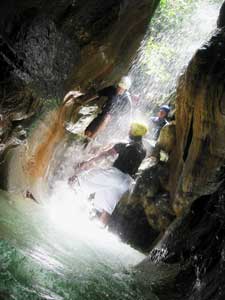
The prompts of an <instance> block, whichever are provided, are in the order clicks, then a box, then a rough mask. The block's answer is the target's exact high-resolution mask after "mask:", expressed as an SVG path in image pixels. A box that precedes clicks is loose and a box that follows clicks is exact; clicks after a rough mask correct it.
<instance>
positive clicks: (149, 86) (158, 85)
mask: <svg viewBox="0 0 225 300" xmlns="http://www.w3.org/2000/svg"><path fill="white" fill-rule="evenodd" d="M162 2H163V4H162V8H161V15H159V16H157V13H156V17H155V18H154V19H153V20H152V24H151V28H150V29H149V33H148V34H147V35H146V38H145V40H144V41H143V42H142V46H141V47H140V49H139V54H138V56H137V58H136V60H135V61H134V63H133V65H132V67H131V71H130V75H131V76H132V78H133V79H134V85H133V90H132V93H133V94H135V95H136V96H137V98H138V99H139V100H140V103H139V104H138V105H137V106H138V109H140V110H141V111H142V112H143V111H144V112H145V111H146V106H147V107H148V109H147V112H149V109H154V108H155V107H156V106H158V105H161V104H162V103H164V102H167V103H168V102H169V101H170V100H171V97H172V96H173V94H174V92H175V88H176V83H177V80H178V78H179V75H181V73H182V71H183V70H184V69H185V67H186V66H187V64H188V62H189V61H190V59H191V57H192V56H193V54H194V52H195V51H196V50H197V49H198V48H200V47H201V45H202V44H203V42H204V41H206V40H207V39H208V37H209V36H210V34H211V32H212V31H213V30H215V28H216V20H217V17H218V12H219V9H220V7H221V4H222V3H223V1H211V0H197V1H162ZM159 11H160V10H159ZM168 11H169V13H168ZM149 35H150V37H149ZM146 117H147V118H148V116H146Z"/></svg>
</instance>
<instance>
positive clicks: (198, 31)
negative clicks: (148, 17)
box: [0, 0, 222, 300]
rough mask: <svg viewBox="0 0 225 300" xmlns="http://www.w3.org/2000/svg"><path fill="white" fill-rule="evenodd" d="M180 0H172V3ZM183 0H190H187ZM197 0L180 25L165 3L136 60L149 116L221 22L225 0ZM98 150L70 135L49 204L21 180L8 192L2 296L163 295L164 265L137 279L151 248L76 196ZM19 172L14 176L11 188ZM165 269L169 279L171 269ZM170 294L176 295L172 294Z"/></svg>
mask: <svg viewBox="0 0 225 300" xmlns="http://www.w3.org/2000/svg"><path fill="white" fill-rule="evenodd" d="M162 2H163V3H165V1H162ZM173 2H174V1H170V3H171V5H172V3H173ZM178 2H179V3H183V4H184V1H181V0H179V1H178ZM190 2H191V3H192V6H193V7H192V10H191V11H190V12H189V11H186V10H184V11H185V12H186V15H183V16H182V18H181V20H180V17H181V16H179V26H176V28H174V27H173V26H169V24H166V23H165V24H164V23H161V22H165V21H166V18H165V17H162V15H160V11H158V12H157V13H156V17H155V19H154V20H153V25H152V27H151V28H150V29H149V33H148V34H147V35H146V38H145V40H144V41H143V43H142V46H141V48H140V50H139V54H138V56H137V58H136V59H135V61H134V62H133V65H132V67H131V71H130V75H131V76H132V78H133V80H134V85H133V89H132V91H131V92H132V94H135V95H137V96H138V98H139V99H140V101H139V102H138V103H137V114H139V112H141V115H142V118H145V119H146V120H147V119H148V114H149V111H150V110H151V109H153V108H154V106H155V105H158V104H160V103H163V102H169V101H170V99H171V98H170V96H171V95H172V94H173V93H174V91H175V88H176V82H177V79H178V77H179V75H180V74H181V73H182V70H183V69H184V68H185V66H186V65H187V63H188V61H189V60H190V58H191V57H192V55H193V54H194V52H195V51H196V49H197V48H199V47H200V46H201V44H202V43H203V42H204V41H205V40H206V39H207V37H208V36H209V35H210V33H211V31H212V30H214V29H215V24H216V19H217V16H218V12H219V7H220V4H221V2H222V1H217V2H215V3H214V2H213V1H209V0H205V1H203V0H202V1H201V0H199V1H196V2H195V3H193V2H192V1H190ZM177 12H178V10H177ZM161 17H162V19H161ZM162 20H163V21H162ZM174 22H175V21H174ZM146 108H147V110H146ZM84 110H85V109H84ZM88 113H89V111H88V112H87V114H88ZM56 123H57V122H56ZM68 126H69V125H68ZM78 127H79V125H78ZM53 128H55V127H53ZM51 133H52V132H51ZM53 133H54V132H53ZM51 136H54V135H52V134H51ZM60 137H61V136H60ZM35 142H38V141H37V140H36V141H35ZM68 145H69V146H68ZM45 149H46V148H44V149H43V147H41V149H40V151H39V152H40V153H41V154H42V153H43V152H44V151H45ZM15 153H16V152H15ZM44 154H45V157H47V158H48V156H47V155H46V153H44ZM47 154H48V153H47ZM12 156H13V155H12ZM90 156H91V153H87V155H86V154H85V153H84V152H83V146H82V145H81V144H79V140H76V141H72V142H70V143H69V144H67V143H65V141H64V140H63V141H62V145H61V148H60V149H59V150H58V152H57V151H56V153H55V156H54V159H53V161H52V162H51V166H50V167H49V170H48V173H47V174H48V175H49V177H45V178H42V180H43V181H45V184H47V185H48V187H49V190H50V191H49V190H48V191H47V192H46V193H39V194H38V196H39V197H41V198H40V199H38V200H40V202H41V205H40V204H37V203H32V201H31V200H30V199H24V198H23V197H22V196H21V194H18V190H19V188H20V187H18V186H17V187H16V189H15V190H14V191H16V193H15V194H13V193H12V194H9V193H6V192H0V238H1V240H0V298H2V299H18V300H26V299H32V300H33V299H34V300H35V299H37V300H39V299H52V300H67V299H68V300H88V299H91V300H95V299H96V300H97V299H101V300H106V299H110V300H114V299H115V300H120V299H121V300H125V299H127V300H132V299H133V300H137V299H138V300H147V299H148V300H157V299H159V298H158V297H157V296H155V295H154V293H153V292H152V286H154V285H155V284H156V282H159V283H158V284H162V285H163V282H162V283H161V281H160V280H161V278H162V277H163V276H164V275H163V276H161V275H160V276H159V274H157V275H156V272H157V271H156V270H155V269H154V268H152V269H150V270H149V272H150V273H151V276H148V274H147V272H146V273H142V274H141V276H137V277H136V278H141V281H143V280H144V279H145V280H146V282H147V285H145V291H143V290H142V286H141V282H138V285H137V282H136V281H135V276H133V274H135V272H137V271H136V270H134V268H133V267H134V266H135V265H136V264H138V263H140V262H141V261H142V260H143V259H144V257H145V255H144V254H142V253H140V252H138V251H136V250H134V249H132V248H131V247H130V246H129V245H126V244H124V243H123V242H122V241H120V239H119V238H118V237H117V236H115V235H113V234H112V233H110V232H108V231H107V230H106V229H104V228H101V227H100V226H99V223H98V222H96V221H91V220H90V219H89V207H88V205H87V204H86V203H85V202H83V201H81V199H79V198H76V197H75V196H74V194H73V191H72V190H71V189H70V188H69V187H68V184H67V179H68V177H69V176H70V175H71V174H72V172H73V166H74V164H76V163H78V162H79V161H82V160H84V159H87V158H89V157H90ZM23 159H24V155H21V157H20V154H18V152H17V153H16V154H15V156H14V159H12V161H11V165H10V172H9V176H12V177H13V176H14V174H15V173H16V172H17V169H18V165H20V168H19V171H20V173H19V174H20V176H19V177H20V178H21V181H23V180H24V179H23V176H24V174H23V172H24V169H23V167H22V162H23V161H21V160H23ZM104 163H105V164H106V165H107V164H110V162H107V161H104ZM32 166H33V165H32ZM32 170H33V171H37V170H34V168H33V169H32ZM18 180H19V178H18ZM18 180H17V179H16V180H11V182H12V186H11V190H13V183H16V182H17V181H18ZM28 181H29V180H28ZM17 183H18V182H17ZM21 184H22V183H20V184H19V185H21ZM23 189H24V187H23ZM176 268H177V267H176V266H175V269H176ZM161 272H162V273H164V274H165V273H166V272H168V274H169V273H173V276H174V274H175V273H176V270H172V271H171V270H168V268H164V269H163V271H161ZM146 274H147V275H146ZM171 276H172V275H171ZM165 277H166V280H168V278H169V275H168V276H167V274H165ZM151 284H152V285H151ZM164 299H165V298H164ZM168 299H171V298H169V296H168ZM171 300H172V299H171Z"/></svg>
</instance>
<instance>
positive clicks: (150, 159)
mask: <svg viewBox="0 0 225 300" xmlns="http://www.w3.org/2000/svg"><path fill="white" fill-rule="evenodd" d="M149 162H150V164H151V165H155V164H157V163H158V159H157V157H155V156H153V155H152V156H150V157H149Z"/></svg>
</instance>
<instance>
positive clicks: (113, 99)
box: [85, 76, 132, 138]
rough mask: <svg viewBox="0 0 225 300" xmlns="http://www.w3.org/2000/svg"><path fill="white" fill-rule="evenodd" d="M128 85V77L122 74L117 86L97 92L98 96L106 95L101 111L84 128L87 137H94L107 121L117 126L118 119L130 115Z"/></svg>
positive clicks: (104, 126)
mask: <svg viewBox="0 0 225 300" xmlns="http://www.w3.org/2000/svg"><path fill="white" fill-rule="evenodd" d="M130 86H131V80H130V78H129V77H128V76H124V77H122V78H121V80H120V81H119V83H118V85H117V86H109V87H106V88H104V89H102V90H100V91H99V92H98V97H99V98H100V97H106V98H107V100H106V102H105V104H104V105H103V107H102V111H101V113H99V114H98V115H97V117H96V118H95V119H94V120H93V121H92V122H91V123H90V124H89V126H88V127H87V128H86V130H85V135H86V136H87V137H89V138H94V137H96V135H97V134H98V133H100V132H101V131H103V130H104V129H105V128H106V127H107V125H108V124H109V122H113V123H114V124H117V126H118V127H119V125H120V124H119V123H120V120H123V119H124V117H125V116H126V115H128V116H129V117H131V111H132V102H131V98H130V95H129V92H128V90H129V88H130Z"/></svg>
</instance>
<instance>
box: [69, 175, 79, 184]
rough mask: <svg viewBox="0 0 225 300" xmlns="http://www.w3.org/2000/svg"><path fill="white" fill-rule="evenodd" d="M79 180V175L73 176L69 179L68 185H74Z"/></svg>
mask: <svg viewBox="0 0 225 300" xmlns="http://www.w3.org/2000/svg"><path fill="white" fill-rule="evenodd" d="M76 179H77V175H73V176H71V177H70V178H69V179H68V183H69V184H72V183H74V181H75V180H76Z"/></svg>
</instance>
